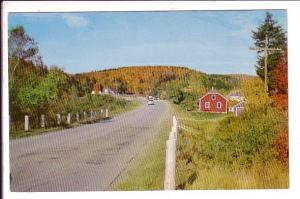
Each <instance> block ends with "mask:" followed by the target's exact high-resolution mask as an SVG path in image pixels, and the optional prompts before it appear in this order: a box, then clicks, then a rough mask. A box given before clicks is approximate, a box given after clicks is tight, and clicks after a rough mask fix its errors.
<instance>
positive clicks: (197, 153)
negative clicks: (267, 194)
mask: <svg viewBox="0 0 300 199" xmlns="http://www.w3.org/2000/svg"><path fill="white" fill-rule="evenodd" d="M172 108H173V110H174V111H175V112H176V115H177V117H178V118H189V120H184V119H179V127H180V129H179V138H178V141H177V152H176V153H177V154H176V156H177V157H176V159H177V160H176V188H177V189H185V190H199V189H200V190H201V189H261V188H269V189H273V188H274V189H275V188H276V189H277V188H288V167H287V165H284V164H283V163H282V162H281V161H280V159H279V158H278V154H277V153H276V151H275V150H274V146H273V140H272V139H273V138H274V136H275V135H274V136H272V135H263V137H264V138H263V140H262V139H260V137H261V136H260V135H259V134H256V135H253V132H252V131H251V132H250V133H249V134H248V135H247V133H243V134H242V135H240V136H237V135H235V136H233V135H234V132H228V133H227V132H226V133H225V132H224V131H222V130H220V129H221V128H226V127H225V125H226V123H227V122H228V121H230V123H231V124H230V125H233V126H235V125H240V126H241V128H243V127H242V126H243V124H239V122H237V123H234V122H233V121H232V120H236V118H234V117H233V116H230V115H215V114H209V116H208V115H207V113H200V112H199V113H198V114H195V113H188V112H186V111H185V110H184V109H182V107H180V106H177V105H173V107H172ZM205 118H207V121H205ZM259 119H261V120H262V118H259ZM197 120H198V121H197ZM262 122H263V123H266V120H263V121H262ZM279 123H280V122H279ZM276 124H277V122H274V123H272V125H276ZM228 125H229V124H228ZM257 125H258V126H259V125H260V124H258V123H257ZM280 125H281V124H277V127H274V128H278V126H280ZM265 127H266V128H269V129H270V127H267V126H265ZM227 129H228V128H227ZM265 130H266V129H265ZM259 133H260V132H259ZM226 134H227V135H226ZM251 134H252V135H251ZM252 136H253V137H252ZM243 137H244V139H243ZM275 137H276V136H275ZM255 146H256V147H255Z"/></svg>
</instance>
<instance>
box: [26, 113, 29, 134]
mask: <svg viewBox="0 0 300 199" xmlns="http://www.w3.org/2000/svg"><path fill="white" fill-rule="evenodd" d="M25 131H29V115H27V114H26V115H25Z"/></svg>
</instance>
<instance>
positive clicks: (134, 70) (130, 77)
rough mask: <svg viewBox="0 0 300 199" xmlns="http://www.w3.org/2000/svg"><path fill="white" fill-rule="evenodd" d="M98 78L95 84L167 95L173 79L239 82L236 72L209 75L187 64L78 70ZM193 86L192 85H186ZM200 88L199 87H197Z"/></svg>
mask: <svg viewBox="0 0 300 199" xmlns="http://www.w3.org/2000/svg"><path fill="white" fill-rule="evenodd" d="M76 75H77V76H79V77H89V78H90V79H93V80H94V81H96V82H97V86H95V88H96V89H97V88H98V89H99V88H103V87H110V88H112V89H113V90H115V91H117V92H119V93H127V94H141V95H148V94H152V95H157V96H160V95H163V94H164V92H163V91H165V90H166V88H167V85H168V84H169V83H170V82H172V81H180V82H185V83H187V84H188V85H189V86H190V87H191V86H192V87H193V86H196V87H201V88H202V90H208V89H210V88H211V87H214V88H216V89H219V90H223V91H226V90H229V89H230V88H232V87H236V86H238V84H239V78H238V77H234V75H208V74H206V73H203V72H200V71H196V70H193V69H190V68H187V67H177V66H131V67H120V68H115V69H107V70H99V71H93V72H87V73H80V74H76ZM186 89H187V90H191V88H190V89H189V88H186ZM196 90H199V89H196Z"/></svg>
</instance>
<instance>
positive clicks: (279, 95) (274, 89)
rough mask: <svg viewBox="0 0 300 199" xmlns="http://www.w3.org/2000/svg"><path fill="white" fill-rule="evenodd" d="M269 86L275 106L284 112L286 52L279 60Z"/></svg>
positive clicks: (286, 72)
mask: <svg viewBox="0 0 300 199" xmlns="http://www.w3.org/2000/svg"><path fill="white" fill-rule="evenodd" d="M271 81H272V83H271V85H270V90H271V96H272V98H273V100H274V102H275V104H276V105H277V106H279V107H281V108H283V109H284V110H287V109H288V59H287V51H285V53H284V55H283V56H282V57H281V58H280V59H279V61H278V63H277V65H276V68H275V71H274V76H273V77H272V79H271Z"/></svg>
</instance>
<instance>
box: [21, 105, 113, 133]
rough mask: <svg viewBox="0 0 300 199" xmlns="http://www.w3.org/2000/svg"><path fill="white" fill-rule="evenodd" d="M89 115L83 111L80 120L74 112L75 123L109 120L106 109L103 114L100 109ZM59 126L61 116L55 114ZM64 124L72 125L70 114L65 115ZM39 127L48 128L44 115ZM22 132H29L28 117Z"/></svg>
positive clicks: (77, 113)
mask: <svg viewBox="0 0 300 199" xmlns="http://www.w3.org/2000/svg"><path fill="white" fill-rule="evenodd" d="M89 113H90V114H89V116H90V117H88V112H87V111H83V113H82V116H81V118H80V113H79V112H76V122H77V123H86V122H93V121H95V120H99V119H107V118H109V114H108V109H106V110H105V113H104V111H103V109H101V111H90V112H89ZM61 124H62V115H61V114H60V113H57V114H56V125H57V126H60V125H61ZM66 124H67V125H71V124H72V114H71V113H67V115H66ZM40 127H41V128H46V127H48V126H47V125H46V115H45V114H41V117H40ZM24 130H25V131H29V130H30V117H29V115H25V121H24Z"/></svg>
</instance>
